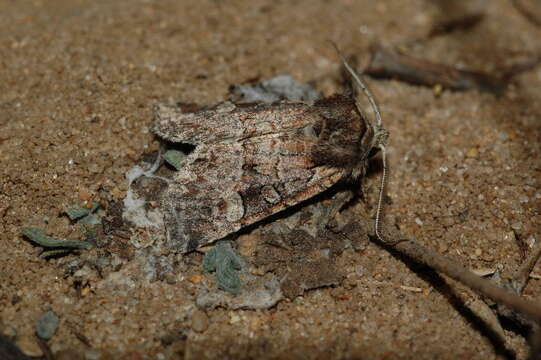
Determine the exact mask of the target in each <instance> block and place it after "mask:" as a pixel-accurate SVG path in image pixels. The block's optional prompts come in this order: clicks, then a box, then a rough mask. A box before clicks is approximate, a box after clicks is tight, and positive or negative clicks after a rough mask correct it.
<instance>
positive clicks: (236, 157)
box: [162, 134, 346, 252]
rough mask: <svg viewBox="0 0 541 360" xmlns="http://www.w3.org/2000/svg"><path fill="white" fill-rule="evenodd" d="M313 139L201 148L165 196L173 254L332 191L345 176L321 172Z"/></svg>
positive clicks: (264, 139) (265, 139)
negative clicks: (314, 160)
mask: <svg viewBox="0 0 541 360" xmlns="http://www.w3.org/2000/svg"><path fill="white" fill-rule="evenodd" d="M316 144H317V139H314V138H312V137H302V136H301V137H299V136H297V135H295V136H290V135H284V134H268V135H263V136H259V137H253V138H247V139H244V140H242V141H237V142H231V143H227V142H222V143H217V144H212V145H206V144H202V145H199V146H197V147H196V149H195V151H194V152H193V153H192V154H190V156H189V157H188V159H187V161H186V165H185V167H183V168H182V169H181V170H179V172H178V173H177V174H176V176H175V182H174V183H172V184H170V185H169V187H168V189H167V190H166V191H165V192H164V195H163V200H162V204H163V209H164V220H165V225H166V228H167V241H168V245H169V247H170V248H172V249H175V250H178V251H181V252H188V251H192V250H194V249H196V248H197V247H199V246H201V245H204V244H208V243H211V242H213V241H215V240H218V239H221V238H224V237H226V236H227V235H229V234H232V233H234V232H236V231H238V230H239V229H241V228H242V227H244V226H247V225H250V224H253V223H255V222H257V221H259V220H261V219H264V218H265V217H267V216H269V215H272V214H275V213H277V212H279V211H281V210H283V209H285V208H287V207H289V206H292V205H295V204H298V203H299V202H302V201H304V200H307V199H309V198H311V197H313V196H314V195H317V194H319V193H321V192H322V191H324V190H326V189H327V188H329V187H331V186H332V185H334V184H335V183H337V182H338V181H340V180H341V179H343V178H344V177H345V176H346V175H345V173H344V170H343V169H341V168H336V167H331V166H318V165H316V164H314V163H313V161H312V160H311V158H310V156H309V154H310V153H311V151H312V150H313V148H314V147H315V146H316Z"/></svg>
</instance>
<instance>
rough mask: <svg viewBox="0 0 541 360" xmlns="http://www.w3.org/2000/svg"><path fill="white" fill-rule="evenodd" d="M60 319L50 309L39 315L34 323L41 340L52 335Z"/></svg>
mask: <svg viewBox="0 0 541 360" xmlns="http://www.w3.org/2000/svg"><path fill="white" fill-rule="evenodd" d="M59 322H60V320H59V319H58V316H56V314H55V313H54V312H52V311H47V312H46V313H44V314H43V315H41V316H40V318H39V319H38V321H37V323H36V334H37V335H38V336H39V337H40V338H41V339H43V340H49V339H51V338H52V337H53V335H54V333H55V332H56V329H57V328H58V323H59Z"/></svg>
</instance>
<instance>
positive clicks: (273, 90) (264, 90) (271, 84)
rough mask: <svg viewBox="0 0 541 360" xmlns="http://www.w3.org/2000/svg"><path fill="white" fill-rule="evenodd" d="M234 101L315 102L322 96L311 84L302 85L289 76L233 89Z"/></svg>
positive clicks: (276, 77)
mask: <svg viewBox="0 0 541 360" xmlns="http://www.w3.org/2000/svg"><path fill="white" fill-rule="evenodd" d="M232 94H233V97H232V98H233V99H232V100H234V101H246V102H266V103H272V102H275V101H280V100H290V101H301V100H303V101H314V100H317V99H319V98H320V94H319V92H318V91H316V90H315V89H314V88H313V87H312V86H311V85H309V84H301V83H299V82H297V81H296V80H295V79H293V78H292V77H291V75H289V74H282V75H278V76H275V77H273V78H270V79H266V80H263V81H261V82H260V83H257V84H255V85H249V84H247V85H235V86H233V87H232Z"/></svg>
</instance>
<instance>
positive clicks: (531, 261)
mask: <svg viewBox="0 0 541 360" xmlns="http://www.w3.org/2000/svg"><path fill="white" fill-rule="evenodd" d="M540 256H541V241H538V242H537V244H536V246H535V248H534V249H533V250H532V251H531V252H530V254H528V257H527V258H526V260H525V261H524V263H523V264H522V265H521V266H520V268H519V269H518V270H517V272H516V273H515V274H514V275H513V279H512V281H513V287H514V288H515V289H516V291H517V292H518V293H519V294H521V293H522V290H524V287H525V286H526V284H527V283H528V279H529V278H530V274H531V272H532V270H533V268H534V267H535V264H536V263H537V261H538V260H539V257H540Z"/></svg>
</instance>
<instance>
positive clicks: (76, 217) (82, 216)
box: [64, 201, 100, 225]
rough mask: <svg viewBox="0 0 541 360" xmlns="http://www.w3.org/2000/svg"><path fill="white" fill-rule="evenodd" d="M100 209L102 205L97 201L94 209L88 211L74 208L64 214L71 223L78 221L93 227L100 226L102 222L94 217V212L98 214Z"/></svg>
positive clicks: (80, 207) (77, 207)
mask: <svg viewBox="0 0 541 360" xmlns="http://www.w3.org/2000/svg"><path fill="white" fill-rule="evenodd" d="M99 208H100V203H98V202H97V201H94V203H93V204H92V208H90V209H87V208H84V207H82V206H74V207H72V208H69V209H66V210H65V211H64V212H65V213H66V215H68V217H69V218H70V220H71V221H77V222H82V223H88V224H92V225H98V224H99V223H100V220H99V219H98V218H97V217H96V216H94V215H92V214H93V213H94V212H96V211H97V210H98V209H99Z"/></svg>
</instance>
